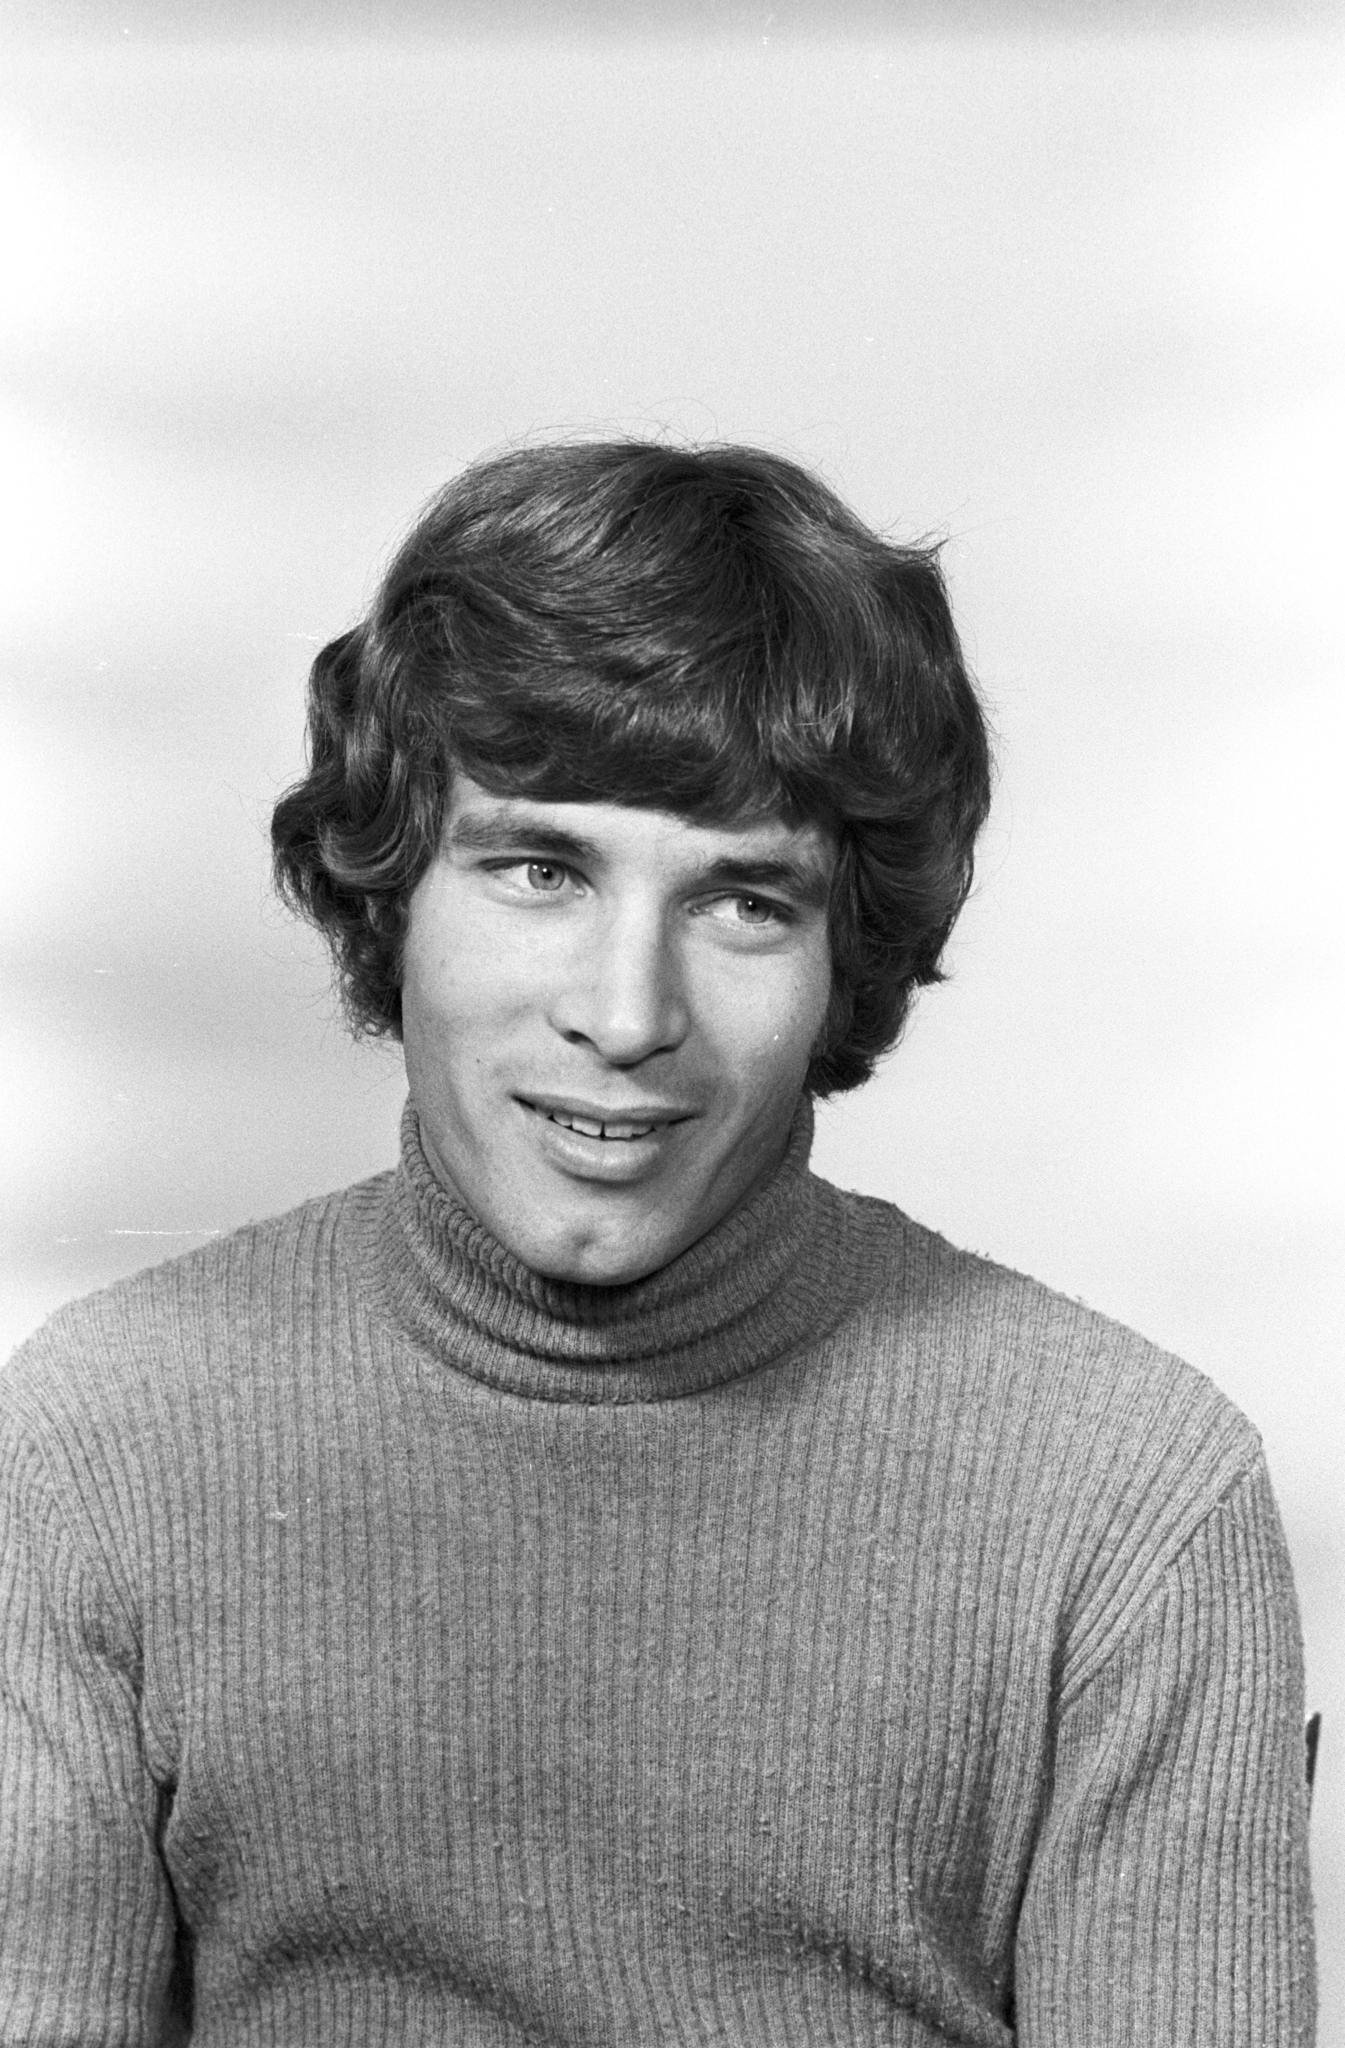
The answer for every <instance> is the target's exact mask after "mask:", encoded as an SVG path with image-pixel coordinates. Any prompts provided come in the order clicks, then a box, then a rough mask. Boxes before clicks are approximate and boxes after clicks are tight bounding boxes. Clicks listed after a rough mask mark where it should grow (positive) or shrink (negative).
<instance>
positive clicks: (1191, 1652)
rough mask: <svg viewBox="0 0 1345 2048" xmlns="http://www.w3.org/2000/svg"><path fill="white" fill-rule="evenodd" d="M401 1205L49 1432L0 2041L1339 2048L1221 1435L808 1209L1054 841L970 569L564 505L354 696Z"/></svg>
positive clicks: (329, 674)
mask: <svg viewBox="0 0 1345 2048" xmlns="http://www.w3.org/2000/svg"><path fill="white" fill-rule="evenodd" d="M310 739H311V764H310V768H309V772H308V774H307V776H306V777H305V779H304V780H303V781H302V782H301V783H300V784H299V785H298V786H297V787H296V788H295V789H294V790H292V791H291V792H290V793H289V794H288V795H287V796H286V797H285V798H284V799H283V800H282V802H281V803H280V805H279V806H278V809H277V812H276V817H275V827H274V837H275V846H276V857H277V865H278V873H279V877H280V880H281V883H282V886H283V887H284V888H285V890H286V891H287V892H288V894H289V895H290V897H291V899H292V900H293V901H295V902H296V903H297V904H298V905H299V906H300V907H301V908H302V909H303V910H304V911H305V912H306V913H307V914H308V915H310V916H311V917H312V918H314V919H315V920H316V922H317V923H318V924H319V926H320V927H321V928H322V929H323V930H324V931H325V932H326V933H327V934H328V936H329V938H330V940H331V942H332V945H333V947H334V950H335V954H336V958H337V960H338V962H339V965H340V969H341V974H342V977H343V983H344V989H345V995H346V999H347V1003H348V1006H349V1008H350V1011H351V1014H352V1016H353V1018H354V1019H355V1021H356V1022H357V1024H359V1025H360V1026H362V1027H363V1028H366V1029H371V1030H375V1031H387V1032H393V1033H397V1034H400V1036H401V1037H402V1039H403V1042H404V1045H405V1051H406V1064H407V1074H408V1080H409V1089H410V1095H409V1102H408V1107H407V1111H406V1116H405V1119H404V1124H403V1131H402V1157H401V1164H400V1166H399V1168H398V1169H397V1171H396V1173H394V1174H387V1175H383V1176H380V1177H379V1178H377V1179H375V1180H373V1181H371V1182H368V1183H365V1184H363V1185H361V1186H358V1187H355V1188H352V1189H349V1190H347V1191H346V1192H345V1193H343V1194H340V1195H337V1196H334V1197H331V1198H329V1199H327V1200H325V1201H317V1202H313V1203H310V1204H308V1205H306V1206H305V1207H303V1208H301V1209H299V1210H297V1211H296V1212H294V1213H293V1214H292V1215H289V1216H285V1217H281V1218H279V1219H278V1220H276V1221H273V1222H270V1223H265V1224H261V1225H258V1226H255V1227H253V1228H250V1229H247V1230H244V1231H241V1232H239V1233H238V1234H237V1235H236V1236H234V1237H232V1238H230V1239H228V1240H226V1241H223V1242H221V1243H217V1244H214V1245H212V1246H210V1247H208V1248H207V1249H205V1250H203V1251H200V1252H197V1253H193V1254H192V1255H191V1256H189V1257H188V1258H186V1259H182V1260H178V1261H174V1262H173V1263H171V1264H169V1265H167V1266H161V1267H159V1268H157V1269H155V1270H154V1271H152V1272H150V1273H147V1274H143V1275H141V1276H139V1277H138V1278H136V1279H134V1280H131V1281H129V1282H126V1283H124V1284H122V1285H120V1286H117V1287H114V1288H112V1289H109V1290H108V1291H107V1292H106V1293H104V1294H102V1295H99V1296H96V1297H94V1298H92V1299H91V1300H89V1301H86V1302H83V1303H80V1304H77V1305H76V1306H75V1307H74V1308H72V1309H69V1310H66V1311H64V1312H63V1313H62V1314H60V1315H59V1316H57V1317H56V1318H55V1319H54V1320H53V1321H52V1322H51V1323H50V1324H49V1325H48V1326H47V1328H46V1329H45V1330H44V1331H42V1332H41V1333H39V1335H38V1336H37V1337H36V1338H34V1339H33V1340H31V1342H30V1343H29V1345H28V1346H26V1347H25V1349H24V1351H23V1352H22V1353H21V1354H20V1356H19V1358H18V1360H17V1361H16V1362H15V1364H14V1365H13V1366H12V1367H11V1368H10V1370H9V1372H8V1374H7V1375H6V1376H5V1378H4V1380H3V1381H2V1382H0V1393H2V1397H3V1398H2V1402H0V1406H2V1407H3V1442H4V1449H5V1466H6V1483H5V1498H6V1502H7V1512H8V1517H9V1520H8V1526H7V1531H6V1535H5V1544H4V1557H5V1570H6V1574H7V1584H6V1596H5V1597H6V1649H5V1667H4V1673H5V1675H4V1683H3V1695H2V1699H3V1710H4V1714H5V1727H4V1748H3V1769H4V1774H5V1778H4V1803H3V1807H2V1808H0V1850H2V1852H3V1868H4V1872H5V1921H4V1931H3V1941H2V1942H0V1959H2V1960H0V2014H3V2018H0V2041H3V2042H5V2043H19V2042H23V2043H25V2044H32V2043H39V2042H40V2043H56V2042H62V2043H66V2042H74V2041H78V2042H95V2041H97V2042H100V2043H101V2042H114V2041H116V2042H132V2041H134V2042H156V2043H157V2042H163V2041H169V2040H175V2039H181V2038H185V2037H186V2036H188V2035H190V2038H191V2039H192V2040H193V2041H199V2042H202V2043H210V2044H221V2048H222V2044H225V2043H228V2044H231V2048H232V2044H243V2043H262V2042H270V2043H284V2044H303V2043H310V2042H311V2043H315V2044H317V2043H321V2044H323V2048H327V2044H331V2043H337V2042H358V2043H372V2042H398V2043H402V2042H421V2041H423V2042H453V2043H464V2044H474V2048H475V2044H481V2048H485V2044H500V2048H504V2044H507V2043H513V2042H524V2041H531V2042H539V2043H553V2044H574V2048H579V2044H598V2043H603V2044H609V2043H610V2044H644V2043H656V2042H668V2043H671V2042H679V2043H693V2042H705V2043H709V2042H717V2043H733V2044H738V2048H757V2044H765V2043H778V2044H789V2043H798V2044H804V2043H807V2044H820V2043H823V2042H835V2043H855V2044H857V2043H865V2044H867V2043H878V2042H883V2043H897V2042H901V2043H918V2042H928V2043H934V2042H942V2041H949V2040H952V2041H959V2042H964V2043H976V2044H986V2048H989V2044H1002V2043H1009V2042H1012V2041H1015V2040H1016V2041H1019V2042H1021V2043H1024V2044H1045V2043H1050V2044H1054V2048H1083V2044H1092V2043H1104V2042H1106V2043H1128V2044H1136V2048H1138V2044H1145V2048H1152V2044H1156V2043H1177V2042H1180V2043H1182V2044H1184V2048H1189V2044H1193V2043H1208V2044H1214V2043H1218V2044H1220V2048H1227V2044H1230V2043H1241V2044H1247V2048H1265V2044H1267V2043H1281V2042H1290V2041H1303V2040H1307V2039H1309V2038H1310V2035H1311V2029H1312V2002H1313V1991H1312V1953H1311V1931H1310V1917H1309V1905H1308V1897H1307V1878H1306V1854H1305V1834H1306V1819H1305V1799H1304V1786H1303V1771H1302V1710H1301V1697H1300V1676H1299V1644H1298V1635H1297V1621H1296V1615H1295V1608H1294V1599H1293V1592H1292V1587H1291V1584H1290V1579H1289V1573H1288V1567H1287V1563H1286V1558H1285V1552H1284V1546H1283V1542H1282V1538H1281V1534H1280V1530H1279V1525H1278V1521H1277V1518H1276V1513H1275V1509H1274V1505H1273V1502H1272V1500H1271V1497H1270V1493H1269V1489H1268V1486H1267V1481H1266V1475H1265V1469H1264V1465H1263V1462H1262V1458H1261V1454H1260V1449H1259V1446H1258V1442H1257V1439H1256V1436H1255V1434H1254V1432H1253V1431H1252V1429H1251V1427H1250V1426H1249V1425H1248V1423H1247V1422H1246V1421H1245V1420H1244V1419H1243V1418H1242V1417H1241V1416H1240V1415H1239V1414H1238V1413H1237V1412H1236V1411H1235V1410H1233V1409H1232V1408H1231V1407H1230V1406H1229V1404H1228V1403H1227V1402H1226V1401H1224V1400H1223V1399H1222V1398H1221V1397H1220V1396H1219V1395H1218V1394H1217V1393H1216V1392H1215V1390H1214V1389H1213V1388H1212V1387H1211V1386H1210V1385H1209V1384H1208V1383H1207V1382H1206V1381H1205V1380H1203V1379H1202V1378H1201V1377H1200V1376H1199V1375H1197V1374H1196V1373H1194V1372H1192V1371H1191V1370H1190V1369H1188V1368H1187V1367H1185V1366H1183V1365H1181V1364H1180V1363H1178V1362H1177V1361H1175V1360H1173V1359H1171V1358H1168V1357H1166V1356H1164V1355H1162V1354H1160V1353H1158V1352H1156V1351H1154V1350H1153V1349H1152V1348H1151V1347H1150V1346H1148V1345H1146V1344H1145V1343H1144V1342H1143V1341H1142V1340H1140V1339H1139V1338H1137V1337H1135V1336H1133V1335H1131V1334H1130V1333H1128V1332H1127V1331H1125V1330H1122V1329H1120V1328H1118V1327H1117V1326H1116V1325H1114V1324H1112V1323H1109V1322H1107V1321H1105V1320H1104V1319H1102V1318H1101V1317H1098V1316H1096V1315H1093V1314H1091V1313H1089V1312H1088V1311H1087V1310H1085V1309H1083V1308H1082V1307H1080V1306H1078V1305H1077V1304H1075V1303H1073V1302H1069V1301H1065V1300H1062V1299H1060V1298H1059V1297H1057V1296H1054V1295H1052V1294H1050V1293H1048V1292H1047V1291H1046V1290H1045V1289H1043V1288H1041V1287H1039V1286H1037V1285H1035V1284H1034V1283H1033V1282H1031V1281H1028V1280H1025V1279H1023V1278H1022V1277H1020V1276H1019V1275H1016V1274H1013V1273H1009V1272H1006V1271H1003V1270H1002V1269H1000V1268H998V1267H995V1266H993V1265H991V1264H989V1263H988V1262H985V1261H982V1260H979V1259H976V1258H972V1257H970V1256H968V1255H966V1254H963V1253H960V1252H957V1251H954V1250H953V1249H951V1248H950V1247H949V1246H948V1245H947V1244H945V1243H944V1242H943V1241H942V1240H941V1239H940V1238H938V1237H936V1236H934V1235H933V1234H932V1233H930V1232H929V1231H927V1230H923V1229H921V1228H920V1227H919V1226H917V1225H916V1224H914V1223H912V1222H910V1221H909V1220H907V1219H906V1218H905V1217H904V1216H902V1215H901V1214H900V1213H899V1212H897V1211H896V1210H894V1209H892V1208H889V1207H888V1206H887V1205H886V1204H884V1203H881V1202H876V1201H872V1200H867V1199H861V1198H859V1197H856V1196H850V1195H844V1194H841V1193H839V1192H838V1191H837V1190H835V1189H833V1188H830V1187H828V1186H827V1185H826V1184H825V1183H823V1182H820V1181H818V1180H816V1179H815V1178H813V1177H811V1176H810V1175H809V1174H808V1172H807V1155H808V1144H809V1136H810V1128H811V1122H810V1102H811V1100H812V1098H814V1097H815V1096H819V1095H824V1094H827V1093H830V1092H834V1091H836V1090H838V1089H844V1088H850V1087H854V1086H855V1085H857V1084H858V1083H859V1082H861V1081H862V1080H863V1079H864V1078H865V1077H866V1075H867V1074H868V1073H869V1072H870V1071H871V1069H872V1066H873V1063H874V1060H875V1059H876V1058H877V1056H878V1055H879V1054H880V1053H881V1052H882V1051H884V1050H885V1049H886V1048H887V1047H889V1046H890V1045H891V1044H892V1043H893V1041H894V1040H895V1038H896V1036H897V1034H898V1032H899V1030H900V1027H901V1023H902V1019H903V1017H904V1014H905V1011H906V1008H907V1005H908V1003H909V1001H910V998H911V995H912V993H913V991H914V990H915V988H916V987H917V986H919V985H920V984H922V983H928V982H930V981H932V980H934V979H936V978H937V974H938V960H939V955H940V952H941V949H942V947H943V944H944V941H945V940H946V938H947V935H948V932H949V930H950V928H951V925H952V922H953V920H954V918H955V916H956V914H957V911H958V908H959V906H960V904H961V902H962V900H963V898H964V896H965V893H966V889H967V886H968V883H969V879H970V874H971V858H972V845H973V841H974V838H975V835H976V832H977V830H978V828H979V826H980V824H981V822H982V819H983V817H984V814H985V809H986V804H987V798H988V786H989V776H988V761H987V750H986V741H985V732H984V726H983V722H982V718H981V714H980V712H979V709H978V706H977V702H976V699H975V695H974V693H973V690H972V688H971V686H970V684H969V682H968V679H967V676H966V674H965V672H964V669H963V665H962V660H961V656H960V653H959V649H958V643H957V638H956V635H955V633H954V630H953V626H952V622H951V619H950V617H949V613H948V608H947V603H946V600H945V596H944V591H943V587H942V584H941V581H940V578H939V574H938V570H937V567H936V564H935V562H934V559H933V557H932V556H931V555H930V554H929V553H927V552H923V551H921V550H918V549H903V548H899V547H895V546H893V545H891V544H889V543H887V542H886V541H884V540H882V539H880V538H878V537H877V536H875V535H874V534H872V533H870V532H868V531H867V530H866V529H865V528H864V527H863V526H862V525H861V524H860V523H859V522H858V521H857V520H856V519H854V518H853V517H852V516H851V515H850V514H849V513H848V512H847V511H846V510H845V509H844V508H843V507H842V506H841V505H840V504H839V503H838V502H837V501H836V499H835V498H834V497H833V496H832V495H831V494H830V493H829V492H828V491H827V490H825V489H824V488H823V487H822V486H821V485H820V484H819V483H817V482H816V481H814V480H813V479H811V478H809V477H808V476H806V475H804V474H803V473H801V472H800V471H799V470H797V469H796V468H794V467H793V466H792V465H791V464H789V463H787V462H783V461H781V460H779V459H777V458H773V457H770V456H767V455H763V454H759V453H754V452H752V451H748V450H743V449H717V450H709V451H706V452H701V453H682V452H677V451H673V450H670V449H666V448H660V447H651V446H645V445H641V444H629V443H620V444H595V445H581V446H571V447H553V448H545V449H537V450H532V451H524V452H520V453H515V454H511V455H507V456H505V457H504V458H502V459H500V460H497V461H494V462H489V463H485V464H483V465H481V466H480V467H478V468H476V469H474V470H469V471H468V472H467V474H466V475H465V476H463V477H461V478H459V479H458V480H457V482H455V483H454V484H452V485H451V486H450V487H449V488H448V489H447V490H446V491H445V492H444V493H443V494H442V496H441V497H440V498H439V499H438V500H437V501H436V502H435V503H434V504H433V505H432V506H431V507H430V509H429V511H428V512H427V513H426V514H425V516H424V517H423V518H422V520H421V521H420V523H419V525H418V526H417V527H416V529H415V531H414V532H413V534H412V535H411V538H410V539H409V540H408V541H407V543H406V545H405V546H404V548H403V549H402V551H401V552H400V554H399V555H398V556H397V558H396V560H395V561H394V563H393V565H392V567H391V569H390V571H389V573H388V575H387V577H386V579H385V581H384V583H383V586H382V588H381V590H380V592H379V594H378V597H377V599H376V601H375V603H374V605H373V608H372V610H371V612H370V614H369V617H368V618H367V619H366V620H365V621H364V622H363V623H362V624H361V625H359V626H358V627H357V628H356V629H355V630H354V631H353V632H350V633H347V634H346V635H344V636H343V637H342V638H341V639H339V640H337V641H334V642H333V643H332V645H331V646H330V647H328V648H327V649H326V650H325V651H324V652H323V653H322V654H321V655H320V656H319V657H318V660H317V662H316V664H315V667H314V671H313V679H312V688H311V703H310Z"/></svg>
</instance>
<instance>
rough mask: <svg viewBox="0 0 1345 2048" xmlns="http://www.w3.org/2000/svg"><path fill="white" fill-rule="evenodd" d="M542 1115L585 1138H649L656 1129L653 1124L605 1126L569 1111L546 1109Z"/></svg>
mask: <svg viewBox="0 0 1345 2048" xmlns="http://www.w3.org/2000/svg"><path fill="white" fill-rule="evenodd" d="M542 1115H543V1116H545V1117H549V1118H550V1120H551V1122H552V1123H553V1124H564V1126H565V1128H566V1130H568V1131H578V1132H579V1133H580V1134H581V1136H583V1137H585V1138H647V1137H648V1135H649V1133H650V1132H651V1131H652V1130H653V1128H654V1126H653V1124H603V1123H599V1122H598V1121H597V1120H596V1118H594V1117H591V1116H572V1115H571V1114H570V1112H569V1110H567V1109H544V1110H543V1111H542Z"/></svg>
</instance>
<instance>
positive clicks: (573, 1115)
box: [515, 1095, 690, 1145]
mask: <svg viewBox="0 0 1345 2048" xmlns="http://www.w3.org/2000/svg"><path fill="white" fill-rule="evenodd" d="M515 1100H516V1101H517V1102H520V1103H521V1104H522V1106H523V1107H524V1109H528V1110H531V1111H532V1113H533V1115H534V1116H538V1117H541V1118H542V1120H543V1121H544V1122H546V1123H551V1124H559V1125H560V1127H561V1129H562V1130H566V1131H575V1132H577V1133H578V1135H579V1136H580V1137H581V1138H596V1139H599V1140H600V1141H601V1142H603V1143H605V1144H611V1145H630V1144H633V1143H634V1142H635V1141H636V1140H637V1139H639V1138H649V1137H652V1136H653V1134H654V1133H655V1131H662V1130H667V1129H668V1127H669V1126H670V1125H672V1124H680V1123H685V1122H686V1121H687V1118H688V1115H689V1114H690V1112H689V1111H687V1110H682V1109H666V1108H657V1109H655V1108H650V1107H648V1106H646V1105H643V1104H642V1105H641V1106H640V1107H639V1108H637V1109H630V1110H627V1111H625V1112H624V1113H623V1114H621V1115H604V1116H599V1115H597V1114H596V1113H595V1112H594V1111H593V1110H591V1109H589V1108H588V1107H584V1108H582V1109H573V1108H571V1107H569V1106H568V1105H567V1104H564V1103H560V1102H545V1101H538V1100H535V1099H533V1098H530V1097H529V1096H526V1095H519V1096H516V1097H515Z"/></svg>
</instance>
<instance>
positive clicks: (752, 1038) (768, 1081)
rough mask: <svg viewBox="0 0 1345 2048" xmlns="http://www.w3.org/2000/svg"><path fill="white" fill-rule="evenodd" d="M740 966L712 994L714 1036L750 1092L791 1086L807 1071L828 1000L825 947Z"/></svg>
mask: <svg viewBox="0 0 1345 2048" xmlns="http://www.w3.org/2000/svg"><path fill="white" fill-rule="evenodd" d="M754 966H755V970H756V971H753V972H746V971H743V970H742V968H741V966H739V968H738V970H737V971H735V972H734V973H733V974H732V975H730V976H728V977H726V978H725V980H724V981H723V983H722V984H721V986H720V989H719V991H718V1004H717V1009H718V1017H719V1024H720V1029H719V1032H718V1034H717V1036H718V1038H719V1043H720V1046H721V1048H722V1049H723V1051H724V1053H725V1054H726V1055H728V1056H729V1058H730V1059H731V1062H732V1064H733V1065H735V1066H737V1067H738V1068H739V1070H740V1071H741V1072H742V1073H744V1075H745V1077H746V1078H747V1081H748V1083H749V1086H752V1087H753V1092H760V1093H761V1094H772V1093H774V1092H775V1091H776V1090H777V1089H780V1088H789V1087H794V1086H797V1085H798V1084H799V1083H800V1082H801V1080H802V1077H803V1074H804V1072H805V1071H806V1069H807V1066H808V1061H809V1059H810V1057H811V1055H812V1050H813V1046H814V1045H815V1043H816V1041H817V1038H818V1034H819V1033H820V1032H821V1029H822V1025H823V1022H824V1020H825V1018H826V1014H827V1005H828V1002H829V1001H830V997H831V959H830V953H829V950H828V948H827V947H826V945H825V943H824V944H823V945H821V946H819V947H817V948H810V949H809V950H808V951H807V952H806V953H802V954H798V955H793V956H789V957H786V958H783V959H781V960H778V961H769V962H768V961H759V962H756V963H754Z"/></svg>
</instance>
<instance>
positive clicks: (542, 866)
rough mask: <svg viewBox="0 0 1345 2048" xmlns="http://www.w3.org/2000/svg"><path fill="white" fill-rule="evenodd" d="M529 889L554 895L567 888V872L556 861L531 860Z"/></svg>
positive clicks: (528, 870)
mask: <svg viewBox="0 0 1345 2048" xmlns="http://www.w3.org/2000/svg"><path fill="white" fill-rule="evenodd" d="M527 876H528V887H529V888H530V889H541V890H544V891H545V892H547V893H548V894H554V893H555V891H556V890H557V889H561V888H563V887H564V886H565V870H564V868H563V867H561V866H560V864H559V862H557V861H554V860H530V861H529V862H528V866H527Z"/></svg>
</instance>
